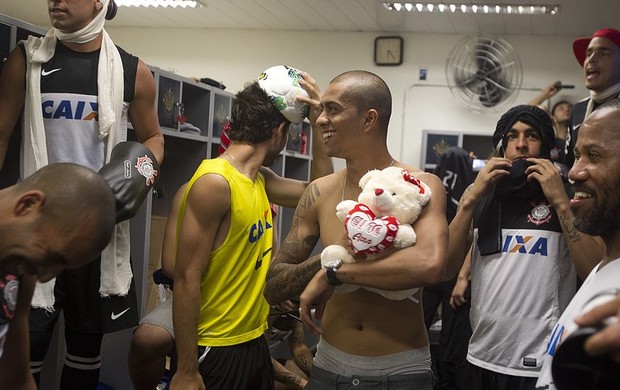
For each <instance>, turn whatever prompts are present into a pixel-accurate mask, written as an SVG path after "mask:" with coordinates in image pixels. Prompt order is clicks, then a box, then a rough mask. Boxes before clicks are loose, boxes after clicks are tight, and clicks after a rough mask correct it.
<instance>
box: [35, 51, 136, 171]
mask: <svg viewBox="0 0 620 390" xmlns="http://www.w3.org/2000/svg"><path fill="white" fill-rule="evenodd" d="M118 51H119V53H120V56H121V59H122V62H123V70H124V94H123V114H122V119H121V138H120V139H121V141H125V140H126V139H127V111H128V109H129V103H131V101H132V100H133V97H134V89H135V80H136V74H137V69H138V58H137V57H134V56H132V55H131V54H129V53H127V52H126V51H124V50H123V49H121V48H118ZM98 64H99V50H96V51H93V52H89V53H82V52H76V51H73V50H71V49H69V48H68V47H66V46H65V45H64V44H62V42H60V41H59V42H58V43H57V45H56V54H55V55H54V57H53V58H52V59H51V60H50V61H48V62H47V63H45V64H43V65H42V67H41V105H42V109H43V122H44V125H45V137H46V142H47V154H48V161H49V163H50V164H51V163H56V162H74V163H77V164H80V165H84V166H87V167H89V168H91V169H93V170H95V171H98V170H99V169H100V168H101V167H102V166H103V164H104V160H105V147H106V140H105V139H103V140H100V139H99V123H98V116H97V113H98V104H97V67H98Z"/></svg>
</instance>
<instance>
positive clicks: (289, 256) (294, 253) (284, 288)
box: [265, 183, 321, 304]
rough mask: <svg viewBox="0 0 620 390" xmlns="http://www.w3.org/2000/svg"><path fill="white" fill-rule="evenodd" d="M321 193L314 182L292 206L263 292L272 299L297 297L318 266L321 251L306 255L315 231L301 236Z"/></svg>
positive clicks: (275, 300)
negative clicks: (289, 221)
mask: <svg viewBox="0 0 620 390" xmlns="http://www.w3.org/2000/svg"><path fill="white" fill-rule="evenodd" d="M320 196H321V194H320V192H319V189H318V187H317V186H316V185H315V184H314V183H313V184H310V186H308V188H307V189H306V191H304V194H303V195H302V197H301V199H300V200H299V204H298V205H297V209H296V210H295V215H294V217H293V222H292V224H291V229H290V232H289V233H288V234H287V236H286V239H285V240H284V242H283V243H282V245H281V246H280V250H279V252H278V254H277V255H276V258H275V259H274V261H272V264H271V268H270V270H269V274H268V277H267V287H266V291H265V296H266V297H267V299H268V300H269V301H270V302H271V303H272V304H275V303H280V302H283V301H285V300H287V299H291V298H297V297H298V296H299V295H300V294H301V293H302V291H303V289H304V288H305V287H306V285H307V284H308V282H309V281H310V279H312V277H313V276H314V275H315V274H316V273H317V272H318V271H319V270H320V269H321V257H320V255H317V256H313V257H311V258H308V256H310V254H311V253H312V250H313V249H314V247H315V246H316V244H317V242H318V241H319V236H318V235H307V236H305V237H300V236H301V233H299V228H300V226H301V225H302V223H303V221H304V219H305V218H306V217H305V214H306V212H307V210H308V208H309V207H310V206H311V205H312V204H313V203H314V202H316V200H317V199H318V198H319V197H320Z"/></svg>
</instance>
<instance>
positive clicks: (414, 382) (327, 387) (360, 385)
mask: <svg viewBox="0 0 620 390" xmlns="http://www.w3.org/2000/svg"><path fill="white" fill-rule="evenodd" d="M434 382H435V381H434V378H433V373H432V371H428V372H427V373H420V374H404V375H381V376H363V375H353V376H350V377H348V376H343V375H338V374H334V373H332V372H329V371H327V370H323V369H322V368H319V367H316V366H313V367H312V374H311V375H310V380H309V381H308V386H306V390H334V389H356V390H370V389H373V390H410V389H416V390H433V388H434ZM208 388H209V387H208V386H207V389H208Z"/></svg>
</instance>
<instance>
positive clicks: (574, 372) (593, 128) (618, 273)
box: [538, 99, 620, 390]
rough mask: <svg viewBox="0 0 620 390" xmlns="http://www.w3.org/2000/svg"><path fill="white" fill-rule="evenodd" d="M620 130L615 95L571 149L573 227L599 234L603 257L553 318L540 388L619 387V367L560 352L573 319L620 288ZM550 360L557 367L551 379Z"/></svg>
mask: <svg viewBox="0 0 620 390" xmlns="http://www.w3.org/2000/svg"><path fill="white" fill-rule="evenodd" d="M619 134H620V100H618V99H615V100H612V101H610V102H607V103H605V104H604V105H602V106H601V107H600V108H599V109H598V110H596V111H595V112H594V113H592V115H590V116H589V117H588V118H587V119H586V120H585V122H584V123H583V126H582V129H581V134H580V136H579V140H578V141H577V145H576V147H575V157H576V160H575V164H574V165H573V167H572V169H571V170H570V172H569V177H570V179H571V180H572V181H573V182H574V184H573V188H574V190H575V196H574V197H573V199H572V200H571V202H570V207H571V209H572V210H573V213H574V215H575V227H576V228H577V229H578V230H580V231H582V232H584V233H586V234H592V235H599V236H600V237H601V238H602V239H603V241H604V242H605V248H606V249H605V254H604V257H602V261H601V262H600V263H599V264H598V265H597V266H596V267H595V268H594V269H593V270H592V272H591V273H590V275H589V276H588V277H587V279H586V280H585V281H584V283H583V285H582V286H581V288H580V289H579V292H578V293H577V294H576V295H575V297H574V298H573V299H572V300H571V302H570V304H569V305H568V307H567V308H566V310H565V311H564V313H563V314H562V316H561V317H560V319H559V321H558V322H557V324H556V326H555V328H554V330H553V333H551V335H550V338H549V342H548V343H545V345H547V357H546V361H545V364H544V366H543V369H542V373H541V376H540V379H539V381H538V386H539V388H540V389H556V387H557V388H558V389H573V388H577V387H575V384H578V385H577V386H578V387H579V388H584V389H586V388H587V389H593V390H594V389H603V388H605V389H608V388H614V389H616V388H618V387H617V379H616V380H615V382H614V381H610V380H609V378H617V366H616V367H615V368H614V370H613V372H600V371H598V369H600V367H603V365H601V364H600V362H595V363H596V365H595V366H590V364H589V363H592V362H593V361H591V360H590V361H588V359H586V358H585V354H584V353H583V351H582V352H581V353H579V352H578V350H576V349H571V351H573V352H572V353H570V354H564V353H560V351H561V349H562V348H563V346H564V344H563V342H564V341H565V340H567V337H569V335H570V334H571V333H572V332H574V331H576V330H577V329H578V326H577V324H576V323H575V319H576V317H578V316H579V315H580V314H582V313H583V312H584V311H586V309H585V308H586V307H588V306H589V303H591V302H594V301H595V298H597V297H601V296H605V295H607V296H609V297H613V296H615V295H617V293H618V289H620V261H617V260H618V258H619V257H620V241H619V240H620V197H619V196H618V191H619V188H620V136H619ZM590 308H591V307H590ZM616 313H617V312H616ZM583 322H584V321H582V323H583ZM588 325H590V326H595V325H597V324H595V323H591V324H588ZM598 325H600V324H598ZM608 330H609V331H610V332H612V333H613V332H614V331H615V334H616V339H617V338H618V333H619V332H618V327H617V324H614V325H613V327H611V326H610V327H609V329H608ZM608 347H610V348H609V349H610V350H609V351H608V352H610V353H612V352H616V353H617V352H618V348H617V347H616V348H615V349H614V347H613V343H611V342H608ZM573 348H575V347H573ZM576 356H579V357H581V359H578V358H575V357H576ZM552 358H553V360H552ZM566 359H568V361H566ZM552 361H553V365H554V366H556V368H554V371H553V378H552V376H551V373H552V370H551V367H552V364H551V363H552ZM597 368H598V369H597ZM605 378H607V379H605ZM584 380H585V381H586V382H584ZM597 382H599V383H597Z"/></svg>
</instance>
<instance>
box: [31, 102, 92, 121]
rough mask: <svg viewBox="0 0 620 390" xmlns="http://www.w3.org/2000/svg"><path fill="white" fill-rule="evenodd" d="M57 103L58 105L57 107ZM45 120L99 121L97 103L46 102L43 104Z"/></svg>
mask: <svg viewBox="0 0 620 390" xmlns="http://www.w3.org/2000/svg"><path fill="white" fill-rule="evenodd" d="M55 103H56V105H55ZM41 108H42V109H43V118H45V119H60V118H64V119H75V120H85V121H90V120H93V119H95V120H96V119H98V117H97V114H98V112H97V109H98V105H97V103H96V102H86V101H83V100H80V101H71V100H60V101H59V102H56V101H54V100H46V101H44V102H43V103H42V105H41Z"/></svg>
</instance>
